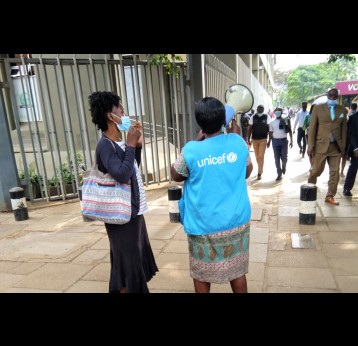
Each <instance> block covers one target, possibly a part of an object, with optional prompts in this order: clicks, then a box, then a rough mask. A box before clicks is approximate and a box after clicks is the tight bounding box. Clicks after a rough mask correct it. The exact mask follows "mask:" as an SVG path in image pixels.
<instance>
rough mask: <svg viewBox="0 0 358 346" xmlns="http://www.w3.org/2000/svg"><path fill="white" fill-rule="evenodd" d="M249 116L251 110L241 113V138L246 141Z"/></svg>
mask: <svg viewBox="0 0 358 346" xmlns="http://www.w3.org/2000/svg"><path fill="white" fill-rule="evenodd" d="M250 118H251V112H248V113H242V114H241V118H240V121H241V132H242V138H243V139H244V140H245V142H247V132H248V129H249V121H250Z"/></svg>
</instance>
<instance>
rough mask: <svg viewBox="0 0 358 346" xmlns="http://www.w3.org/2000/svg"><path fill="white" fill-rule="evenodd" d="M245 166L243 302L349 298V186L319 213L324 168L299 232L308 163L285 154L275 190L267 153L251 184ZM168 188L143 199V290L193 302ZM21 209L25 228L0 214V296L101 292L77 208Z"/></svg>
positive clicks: (357, 257)
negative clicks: (251, 296)
mask: <svg viewBox="0 0 358 346" xmlns="http://www.w3.org/2000/svg"><path fill="white" fill-rule="evenodd" d="M251 158H252V161H253V163H254V171H253V173H252V175H251V177H250V178H249V179H248V186H249V194H250V200H251V205H252V218H251V220H252V222H251V234H250V266H249V273H248V275H247V279H248V290H249V292H251V293H259V292H358V250H357V248H358V226H357V224H358V188H357V187H358V185H357V184H356V186H355V188H354V189H353V190H352V193H353V194H354V197H353V198H345V197H344V196H343V195H342V186H343V183H344V179H342V178H341V181H340V183H339V188H338V193H337V196H336V198H337V200H338V201H340V205H339V206H331V205H327V204H325V203H324V196H325V192H326V190H327V178H328V167H327V171H326V172H324V173H323V175H322V176H321V177H320V178H318V182H317V187H318V196H317V207H316V216H317V218H316V224H315V225H300V224H299V202H300V201H299V198H300V186H301V185H302V184H304V183H306V182H307V172H308V169H309V164H308V158H301V157H300V155H299V153H298V149H297V146H295V147H294V148H293V149H290V150H289V163H288V165H287V173H286V176H284V178H283V180H282V181H280V182H276V181H275V178H276V176H277V174H276V171H275V167H274V166H275V165H274V160H273V153H272V148H269V149H268V150H267V151H266V156H265V165H264V173H263V175H262V180H256V174H257V167H256V162H255V156H254V153H253V152H251ZM348 166H349V162H347V167H346V169H345V171H347V169H348ZM171 185H174V184H171ZM168 186H170V185H168V184H164V185H161V186H150V188H148V190H147V198H148V204H149V208H150V212H149V213H147V214H145V219H146V222H147V227H148V232H149V237H150V240H151V244H152V248H153V251H154V255H155V257H156V261H157V264H158V267H159V273H157V275H156V276H155V277H154V278H153V279H152V280H151V281H150V282H149V288H150V291H151V292H153V293H155V292H193V283H192V279H191V278H190V276H189V269H188V268H189V263H188V249H187V241H186V235H185V233H184V231H183V228H182V226H181V224H179V223H170V221H169V211H168V196H167V188H168ZM43 206H45V207H43ZM28 209H29V216H30V218H29V219H28V220H25V221H15V219H14V215H13V214H12V213H0V292H66V293H71V292H104V293H106V292H108V281H109V268H110V264H109V244H108V239H107V235H106V232H105V229H104V227H103V223H101V222H97V221H92V222H84V221H83V220H82V215H81V213H80V203H79V200H78V199H74V200H69V201H66V203H63V202H60V203H58V204H57V205H55V204H51V205H50V206H48V205H47V204H45V205H41V204H38V203H36V204H34V205H32V206H29V207H28ZM291 233H300V234H309V235H310V236H312V238H313V240H314V244H315V248H312V249H293V248H292V246H291ZM212 292H231V289H230V285H229V284H222V285H218V284H214V285H212Z"/></svg>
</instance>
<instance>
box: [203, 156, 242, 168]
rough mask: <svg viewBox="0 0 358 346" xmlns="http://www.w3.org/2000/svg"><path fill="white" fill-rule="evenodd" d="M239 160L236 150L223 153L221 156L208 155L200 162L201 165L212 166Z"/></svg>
mask: <svg viewBox="0 0 358 346" xmlns="http://www.w3.org/2000/svg"><path fill="white" fill-rule="evenodd" d="M236 160H237V155H236V154H235V153H234V152H231V153H229V154H227V155H226V154H222V155H220V156H213V157H211V155H209V157H206V158H205V159H201V160H200V161H197V162H198V166H199V167H204V166H210V165H221V164H223V163H226V161H227V162H228V163H234V162H235V161H236Z"/></svg>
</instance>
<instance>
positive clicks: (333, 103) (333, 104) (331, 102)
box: [327, 99, 338, 107]
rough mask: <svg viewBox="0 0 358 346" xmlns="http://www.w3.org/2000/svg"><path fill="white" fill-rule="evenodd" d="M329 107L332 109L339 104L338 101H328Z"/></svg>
mask: <svg viewBox="0 0 358 346" xmlns="http://www.w3.org/2000/svg"><path fill="white" fill-rule="evenodd" d="M327 103H328V106H330V107H332V106H335V105H337V104H338V100H330V99H328V100H327Z"/></svg>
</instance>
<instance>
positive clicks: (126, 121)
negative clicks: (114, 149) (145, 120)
mask: <svg viewBox="0 0 358 346" xmlns="http://www.w3.org/2000/svg"><path fill="white" fill-rule="evenodd" d="M121 120H122V124H117V127H118V129H119V130H120V131H128V130H129V128H130V127H131V121H130V119H129V116H128V115H124V116H123V117H121Z"/></svg>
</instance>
